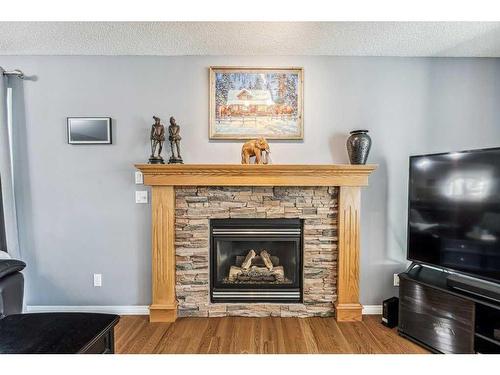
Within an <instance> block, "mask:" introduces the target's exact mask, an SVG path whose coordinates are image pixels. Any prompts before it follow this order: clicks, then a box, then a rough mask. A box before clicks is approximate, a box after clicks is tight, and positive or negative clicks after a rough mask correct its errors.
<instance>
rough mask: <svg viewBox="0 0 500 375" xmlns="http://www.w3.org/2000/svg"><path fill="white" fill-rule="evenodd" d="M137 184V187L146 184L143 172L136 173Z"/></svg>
mask: <svg viewBox="0 0 500 375" xmlns="http://www.w3.org/2000/svg"><path fill="white" fill-rule="evenodd" d="M135 183H136V184H137V185H142V184H143V183H144V178H143V176H142V172H141V171H135Z"/></svg>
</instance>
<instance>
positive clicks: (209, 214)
mask: <svg viewBox="0 0 500 375" xmlns="http://www.w3.org/2000/svg"><path fill="white" fill-rule="evenodd" d="M337 197H338V188H335V187H194V188H193V187H178V188H176V207H175V252H176V294H177V300H178V302H179V305H178V315H179V316H269V315H271V316H282V317H285V316H299V317H306V316H330V315H332V314H333V312H334V308H333V302H334V301H335V300H336V297H337V296H336V282H337V254H338V252H337V242H338V241H337ZM215 218H301V219H304V256H303V259H304V262H303V266H304V273H303V286H304V295H303V303H301V304H273V303H211V302H210V296H209V289H210V286H209V256H210V255H209V254H210V249H209V246H210V245H209V220H210V219H215Z"/></svg>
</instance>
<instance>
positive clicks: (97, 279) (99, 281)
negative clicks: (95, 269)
mask: <svg viewBox="0 0 500 375" xmlns="http://www.w3.org/2000/svg"><path fill="white" fill-rule="evenodd" d="M94 286H96V287H99V286H102V275H101V274H100V273H94Z"/></svg>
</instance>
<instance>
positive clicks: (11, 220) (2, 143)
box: [0, 68, 21, 259]
mask: <svg viewBox="0 0 500 375" xmlns="http://www.w3.org/2000/svg"><path fill="white" fill-rule="evenodd" d="M3 72H4V70H3V69H2V68H0V180H1V181H2V183H1V189H2V195H1V196H2V203H3V213H4V222H5V237H6V244H7V249H0V250H4V251H5V250H6V251H7V252H8V253H9V255H10V256H11V257H12V258H17V259H19V258H21V255H20V251H19V234H18V226H17V213H16V197H15V193H14V176H13V173H12V171H13V165H12V163H13V149H12V137H11V130H9V118H10V117H9V114H10V113H11V110H10V109H9V104H10V103H9V101H8V96H7V87H8V80H9V79H17V78H15V77H12V78H8V77H7V76H5V75H4V74H3Z"/></svg>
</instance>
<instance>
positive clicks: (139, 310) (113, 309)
mask: <svg viewBox="0 0 500 375" xmlns="http://www.w3.org/2000/svg"><path fill="white" fill-rule="evenodd" d="M26 312H28V313H39V312H96V313H108V314H117V315H149V307H148V306H36V305H35V306H26ZM381 314H382V305H364V306H363V315H381Z"/></svg>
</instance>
